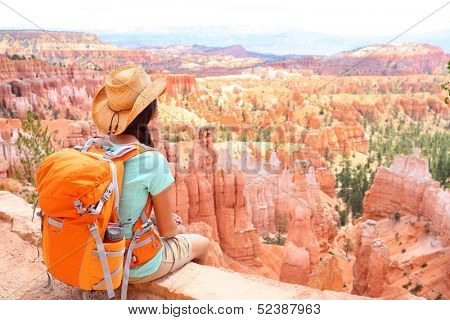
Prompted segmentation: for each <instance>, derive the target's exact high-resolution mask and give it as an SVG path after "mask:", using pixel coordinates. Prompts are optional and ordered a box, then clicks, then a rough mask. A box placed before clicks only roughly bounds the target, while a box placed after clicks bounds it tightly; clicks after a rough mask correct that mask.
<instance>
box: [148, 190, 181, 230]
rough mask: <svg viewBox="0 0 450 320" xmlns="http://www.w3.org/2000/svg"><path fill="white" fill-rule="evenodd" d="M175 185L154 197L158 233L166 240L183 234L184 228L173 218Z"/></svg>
mask: <svg viewBox="0 0 450 320" xmlns="http://www.w3.org/2000/svg"><path fill="white" fill-rule="evenodd" d="M173 186H174V184H171V185H170V186H169V187H168V188H166V189H164V190H163V191H161V192H160V193H158V194H157V195H155V196H153V206H154V209H155V216H156V222H157V223H156V225H157V227H158V232H159V234H160V235H161V236H163V237H164V238H171V237H174V236H176V235H177V234H179V233H180V232H182V228H181V227H179V225H178V224H177V223H176V222H175V219H174V218H173V215H172V213H173V203H172V201H173V199H175V197H174V194H173V193H174V190H173Z"/></svg>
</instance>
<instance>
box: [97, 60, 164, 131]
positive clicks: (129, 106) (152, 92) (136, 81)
mask: <svg viewBox="0 0 450 320" xmlns="http://www.w3.org/2000/svg"><path fill="white" fill-rule="evenodd" d="M165 89H166V79H164V78H159V79H156V80H155V81H153V82H152V81H151V80H150V78H149V77H148V76H147V74H146V73H145V71H144V68H142V67H141V66H139V65H126V66H123V67H120V68H119V69H116V70H113V71H111V72H110V73H108V74H107V75H106V76H105V85H104V86H103V87H102V88H101V89H100V91H99V92H98V93H97V94H96V96H95V97H94V101H93V102H92V118H93V120H94V122H95V124H96V125H97V127H98V128H99V130H100V131H101V132H102V133H104V134H107V135H118V134H121V133H122V132H123V131H124V130H125V129H126V128H127V127H128V125H129V124H130V123H131V122H132V121H133V120H134V119H135V118H136V117H137V116H138V115H139V113H141V112H142V111H143V110H144V109H145V108H146V107H147V106H148V105H149V104H150V103H151V102H152V101H153V100H155V99H156V98H158V97H159V96H160V95H161V94H163V93H164V91H165Z"/></svg>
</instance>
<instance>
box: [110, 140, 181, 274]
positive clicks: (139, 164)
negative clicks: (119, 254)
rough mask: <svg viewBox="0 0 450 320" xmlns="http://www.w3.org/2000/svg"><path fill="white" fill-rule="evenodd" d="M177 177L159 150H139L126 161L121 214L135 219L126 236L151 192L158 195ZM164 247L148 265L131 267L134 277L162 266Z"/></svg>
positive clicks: (124, 218) (132, 219) (128, 235)
mask: <svg viewBox="0 0 450 320" xmlns="http://www.w3.org/2000/svg"><path fill="white" fill-rule="evenodd" d="M123 146H124V145H119V144H113V147H104V148H105V149H108V150H111V151H114V150H116V149H117V148H120V147H123ZM174 181H175V179H174V178H173V176H172V173H171V172H170V168H169V164H168V162H167V159H166V158H165V157H164V156H163V155H162V154H161V153H159V152H157V151H148V152H144V153H141V154H138V155H137V156H135V157H133V158H131V159H129V160H127V161H126V162H125V165H124V174H123V183H122V194H121V196H120V208H119V217H120V219H121V220H122V221H126V220H128V219H131V221H132V222H133V223H132V224H130V225H127V226H124V231H125V237H126V238H131V236H132V228H133V227H132V226H133V225H134V223H136V221H137V220H138V219H139V217H140V215H141V212H142V209H144V206H145V203H146V202H147V198H148V195H149V194H151V195H152V196H154V195H157V194H158V193H160V192H161V191H163V190H164V189H166V188H167V187H169V186H170V185H171V184H172V183H173V182H174ZM162 251H163V250H160V251H159V253H158V254H157V255H156V256H155V257H154V258H153V259H151V260H150V261H148V262H146V263H145V264H144V265H142V266H139V267H136V268H132V269H130V277H131V278H139V277H146V276H148V275H150V274H152V273H154V272H155V271H156V270H158V268H159V266H160V264H161V260H162Z"/></svg>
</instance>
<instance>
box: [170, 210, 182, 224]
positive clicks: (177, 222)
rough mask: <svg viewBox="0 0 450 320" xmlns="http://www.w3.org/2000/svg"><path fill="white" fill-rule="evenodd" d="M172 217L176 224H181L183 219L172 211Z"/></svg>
mask: <svg viewBox="0 0 450 320" xmlns="http://www.w3.org/2000/svg"><path fill="white" fill-rule="evenodd" d="M172 217H173V220H175V223H176V224H182V223H183V220H182V219H181V217H180V216H179V215H177V214H176V213H172Z"/></svg>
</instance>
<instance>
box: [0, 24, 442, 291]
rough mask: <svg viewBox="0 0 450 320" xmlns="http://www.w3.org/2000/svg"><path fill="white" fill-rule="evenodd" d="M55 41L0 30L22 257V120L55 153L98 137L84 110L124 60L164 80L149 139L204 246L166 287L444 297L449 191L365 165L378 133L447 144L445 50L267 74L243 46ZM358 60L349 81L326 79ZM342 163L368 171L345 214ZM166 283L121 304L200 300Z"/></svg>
mask: <svg viewBox="0 0 450 320" xmlns="http://www.w3.org/2000/svg"><path fill="white" fill-rule="evenodd" d="M55 36H56V37H57V39H59V40H58V41H56V40H55V39H52V38H51V37H50V36H49V35H43V34H41V33H39V32H35V31H23V32H19V31H18V32H8V31H2V32H1V33H0V190H4V191H1V192H2V194H1V195H0V218H1V219H0V220H1V222H0V226H1V228H2V229H4V230H8V231H5V233H4V234H2V237H5V239H6V241H11V243H12V246H18V247H20V248H24V252H26V254H25V255H28V256H29V255H30V252H31V251H30V250H31V249H30V248H29V247H30V246H31V244H32V243H35V242H36V241H37V239H38V235H39V226H38V225H37V224H36V223H35V222H36V220H35V221H34V222H31V221H29V218H28V214H29V213H30V206H29V205H28V204H27V203H26V202H25V201H24V200H22V199H21V198H19V197H22V198H25V199H27V200H28V201H31V199H32V197H33V193H34V187H33V186H32V185H30V183H28V182H26V181H24V179H23V178H21V177H20V168H21V158H22V157H24V153H23V152H24V151H23V150H21V148H20V146H19V145H18V138H19V133H23V132H24V128H23V127H22V126H23V122H22V121H23V119H25V118H26V117H27V115H28V114H29V112H31V113H32V114H35V115H37V116H38V117H39V119H40V121H41V125H42V127H43V128H46V130H48V133H49V134H50V136H51V140H50V144H51V145H52V147H53V148H54V149H56V150H58V149H60V148H72V147H75V146H76V145H81V144H83V143H85V142H86V141H87V140H88V139H89V138H92V137H99V136H101V134H100V133H99V131H98V129H97V128H96V127H95V125H94V123H93V122H92V121H91V120H90V118H91V104H92V99H93V97H94V96H95V93H96V92H97V90H99V88H100V87H101V86H102V84H103V80H104V74H105V72H107V71H108V70H111V69H113V68H115V67H117V66H120V65H123V64H125V63H139V64H142V65H143V66H144V67H145V68H146V70H147V71H148V73H149V78H150V79H151V80H154V79H156V78H159V77H164V78H166V79H167V83H168V86H167V89H166V92H165V94H164V95H163V96H161V97H160V98H159V100H158V111H159V112H158V113H159V114H158V118H157V119H154V120H153V121H152V122H151V123H150V125H149V127H150V129H151V134H152V138H153V140H154V142H155V145H156V149H157V151H158V152H160V153H162V154H163V155H164V156H165V157H166V158H167V160H168V162H169V165H170V168H171V171H172V174H173V176H174V177H175V183H174V190H175V192H174V193H173V199H172V202H173V204H174V208H175V210H176V213H177V214H178V215H179V216H180V217H181V218H182V220H183V223H184V224H185V225H186V227H187V228H188V230H189V232H192V233H198V234H202V235H204V236H206V237H208V238H209V239H211V246H210V249H209V250H210V251H209V260H208V264H209V267H206V269H202V268H201V267H200V266H196V265H193V264H191V265H189V266H187V267H186V269H185V270H184V269H182V270H180V272H179V274H180V276H179V278H182V275H184V276H186V277H187V276H189V275H196V274H198V273H205V274H208V275H210V277H211V279H212V278H214V276H215V275H218V276H219V277H223V279H230V281H231V282H233V283H234V281H242V283H248V285H249V288H255V289H254V290H253V289H251V290H250V289H249V290H250V291H251V292H252V295H251V297H260V295H257V294H256V293H257V292H258V290H259V289H258V288H267V287H269V286H274V287H275V288H278V289H276V290H275V289H274V290H275V291H274V294H275V292H281V291H282V290H287V291H286V292H287V293H286V297H290V298H293V297H297V298H298V297H320V298H338V299H347V298H349V299H354V298H358V297H370V298H376V299H448V298H449V296H450V281H449V277H448V275H449V267H448V266H449V265H450V264H449V262H450V261H449V257H450V251H449V245H450V241H449V231H450V194H449V192H448V190H446V189H445V184H444V185H443V186H441V184H442V183H440V182H439V181H436V179H435V178H433V177H432V174H431V173H430V172H431V171H432V168H431V164H432V161H431V160H430V159H429V158H427V156H428V157H429V156H430V154H429V153H428V154H427V153H426V152H423V155H420V151H419V150H414V151H413V152H412V153H411V154H401V152H397V153H396V154H393V155H392V161H391V162H389V163H384V162H382V161H381V160H377V159H376V157H375V158H374V157H373V153H374V146H376V145H375V142H377V141H378V140H377V139H379V137H380V136H382V135H383V134H386V132H388V131H389V130H388V127H392V128H397V130H398V131H399V134H400V130H402V126H410V127H414V126H418V125H419V124H420V125H422V126H423V127H421V128H420V130H421V132H426V133H428V134H430V135H431V134H434V133H444V134H445V133H447V132H448V127H449V124H448V121H449V120H450V119H449V105H448V104H446V103H445V91H443V90H442V88H441V84H442V83H443V82H444V81H445V79H447V77H446V76H445V75H444V74H443V73H442V72H441V71H442V70H441V68H442V65H443V63H444V62H445V61H446V59H447V60H448V59H449V55H448V53H445V52H444V51H442V50H440V49H439V48H436V47H433V46H429V45H418V44H407V45H392V46H387V47H386V48H381V47H379V46H370V47H367V48H362V49H358V50H355V51H353V52H343V53H340V54H337V55H334V56H331V57H329V59H323V60H321V59H317V58H308V57H306V58H303V59H301V60H279V61H274V62H273V61H272V62H270V61H264V60H263V58H261V57H259V58H257V57H254V56H252V55H250V54H247V53H245V54H244V53H243V51H242V48H229V49H226V50H225V49H224V50H221V49H215V50H210V51H207V50H206V49H200V48H193V47H186V46H171V47H167V48H152V49H143V50H134V49H127V48H121V47H116V46H113V45H110V44H108V43H105V42H102V41H100V40H99V39H98V37H97V36H96V35H93V34H84V33H79V34H78V33H65V32H61V33H55ZM29 39H32V41H31V42H30V41H28V40H29ZM64 44H67V46H64ZM205 50H206V51H205ZM374 52H376V54H373V53H374ZM175 56H176V57H175ZM367 57H370V58H367ZM361 59H364V63H362V66H361V68H358V71H351V72H348V74H345V75H344V74H341V73H342V72H343V70H345V69H347V68H348V66H349V65H351V64H353V63H358V62H359V61H361ZM425 60H426V61H428V62H427V63H424V61H425ZM187 61H190V62H187ZM380 70H382V71H380ZM383 70H384V71H383ZM391 140H392V141H394V136H392V138H391ZM447 152H448V150H447ZM345 161H349V163H350V164H351V165H352V166H353V167H357V166H358V165H359V166H362V165H366V167H367V168H368V169H371V170H373V176H370V174H368V173H367V174H366V176H367V177H369V178H370V179H369V180H370V184H369V186H368V188H367V190H368V191H367V192H366V193H365V194H363V195H362V196H363V198H364V200H363V202H362V206H363V208H362V209H361V211H360V212H350V211H351V210H350V209H349V207H348V205H347V204H346V202H345V199H344V197H343V196H342V187H341V185H342V174H343V168H344V162H345ZM447 181H448V177H447ZM14 194H15V195H14ZM18 196H19V197H18ZM15 216H17V217H18V218H17V219H16V218H15ZM28 256H27V258H26V259H28V260H29V259H31V258H30V257H28ZM37 259H38V260H36V261H39V258H37ZM8 261H9V260H8ZM2 268H6V269H7V266H6V267H4V266H0V274H1V273H2V272H5V271H4V270H6V269H2ZM30 268H31V269H33V270H34V271H33V272H36V270H38V268H36V267H35V266H30ZM183 270H184V271H183ZM224 270H227V271H224ZM223 272H225V273H223ZM174 277H178V276H174ZM177 279H178V278H177ZM208 279H209V278H208ZM255 279H256V280H255ZM179 281H181V280H179ZM198 281H200V280H198ZM224 281H225V280H224ZM170 283H171V282H170V281H169V280H167V279H162V280H161V281H159V282H156V283H155V284H152V285H149V286H147V287H146V286H144V287H139V286H136V288H135V289H134V290H135V294H134V295H133V293H131V295H132V297H135V298H140V297H143V296H145V297H147V296H148V295H149V294H150V293H148V292H146V290H147V291H148V290H150V291H151V292H154V293H160V294H161V295H162V297H163V298H171V297H172V298H173V297H176V298H186V297H191V298H204V297H205V296H206V293H205V295H201V294H200V293H199V292H197V291H196V292H189V293H178V294H176V293H174V291H176V290H175V289H173V288H169V287H170ZM3 285H6V284H5V283H3V284H2V283H1V282H0V287H1V288H2V290H3V287H2V286H3ZM261 286H262V287H261ZM33 290H37V291H36V292H38V293H40V292H41V291H40V290H42V289H39V288H34V289H33ZM55 290H56V291H54V292H53V293H45V295H48V297H57V298H67V297H75V295H76V294H77V293H76V292H75V291H73V290H71V289H70V288H66V287H64V285H63V284H60V283H59V284H57V287H56V289H55ZM252 290H253V291H252ZM277 290H278V291H277ZM305 290H306V291H305ZM36 292H34V293H33V294H31V293H30V292H19V293H18V294H17V295H16V296H15V297H16V298H33V297H35V296H36ZM161 292H164V294H162V293H161ZM208 292H209V291H208ZM224 292H225V291H223V292H222V291H221V294H222V295H223V294H225V293H224ZM301 293H302V294H304V295H303V296H302V295H301ZM41 294H44V293H41ZM183 294H184V296H183ZM208 294H210V295H209V296H208V297H214V293H208ZM283 296H284V295H283ZM221 297H223V296H221ZM249 297H250V296H249Z"/></svg>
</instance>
